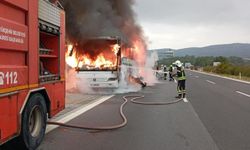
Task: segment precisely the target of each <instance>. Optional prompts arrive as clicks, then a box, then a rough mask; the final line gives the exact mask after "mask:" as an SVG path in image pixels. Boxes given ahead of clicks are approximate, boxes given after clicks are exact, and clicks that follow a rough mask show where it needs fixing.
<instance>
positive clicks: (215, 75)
mask: <svg viewBox="0 0 250 150" xmlns="http://www.w3.org/2000/svg"><path fill="white" fill-rule="evenodd" d="M191 71H193V72H197V73H201V74H205V75H209V76H213V77H219V78H223V79H227V80H232V81H237V82H241V83H246V84H250V82H249V81H243V80H239V79H233V78H229V77H224V76H221V75H217V74H211V73H206V72H201V71H195V70H191Z"/></svg>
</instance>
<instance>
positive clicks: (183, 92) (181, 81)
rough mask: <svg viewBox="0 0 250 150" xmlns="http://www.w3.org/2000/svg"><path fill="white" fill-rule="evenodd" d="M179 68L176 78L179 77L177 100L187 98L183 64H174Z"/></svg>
mask: <svg viewBox="0 0 250 150" xmlns="http://www.w3.org/2000/svg"><path fill="white" fill-rule="evenodd" d="M174 64H175V65H176V67H177V73H176V74H175V75H174V76H177V81H178V82H177V93H178V96H176V98H185V97H186V89H185V88H186V75H185V71H184V67H183V66H182V63H181V62H180V61H179V60H177V61H176V62H175V63H174Z"/></svg>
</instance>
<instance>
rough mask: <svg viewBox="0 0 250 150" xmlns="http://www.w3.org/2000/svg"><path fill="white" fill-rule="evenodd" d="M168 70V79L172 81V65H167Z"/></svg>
mask: <svg viewBox="0 0 250 150" xmlns="http://www.w3.org/2000/svg"><path fill="white" fill-rule="evenodd" d="M168 71H169V81H174V78H173V66H172V65H170V66H169V68H168Z"/></svg>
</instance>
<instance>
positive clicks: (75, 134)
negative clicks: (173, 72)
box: [38, 82, 218, 150]
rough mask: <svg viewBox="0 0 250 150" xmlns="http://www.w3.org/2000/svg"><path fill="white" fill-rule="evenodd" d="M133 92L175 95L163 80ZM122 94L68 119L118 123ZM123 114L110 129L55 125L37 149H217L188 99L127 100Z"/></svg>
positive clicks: (158, 96) (84, 122)
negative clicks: (162, 103)
mask: <svg viewBox="0 0 250 150" xmlns="http://www.w3.org/2000/svg"><path fill="white" fill-rule="evenodd" d="M132 94H133V93H132ZM134 94H144V95H145V99H143V100H145V101H171V100H173V99H174V96H175V95H176V84H175V83H174V82H163V83H161V84H157V85H156V86H153V87H147V88H145V89H143V90H142V91H140V92H138V93H134ZM122 96H123V94H121V95H116V96H114V97H112V98H111V99H109V100H107V101H105V102H104V103H102V104H100V105H98V106H97V107H95V108H93V109H91V110H89V111H88V112H86V113H84V114H82V115H80V116H79V117H77V118H75V119H73V120H72V121H70V123H71V124H78V125H81V124H82V125H91V126H96V125H108V124H115V123H119V122H120V121H121V119H120V117H119V114H118V109H119V105H120V104H121V103H122V100H121V97H122ZM125 115H126V116H127V118H128V124H127V126H125V127H124V128H121V129H118V130H114V131H106V132H87V131H84V130H78V129H68V128H62V127H60V128H57V129H55V130H53V131H51V132H50V133H48V134H47V135H46V137H45V140H44V142H43V143H42V145H41V146H40V147H39V148H38V150H52V149H53V150H68V149H70V150H79V149H84V150H128V149H131V150H152V149H156V150H166V149H169V150H201V149H202V150H218V148H217V146H216V144H215V143H214V141H213V140H212V138H211V136H210V135H209V133H208V132H207V129H206V128H205V127H204V125H203V124H202V122H201V121H200V119H199V118H198V117H197V114H196V113H195V111H194V109H193V107H192V105H191V104H190V103H189V102H186V103H185V102H180V103H177V104H174V105H169V106H144V105H136V104H133V103H128V104H127V106H126V107H125Z"/></svg>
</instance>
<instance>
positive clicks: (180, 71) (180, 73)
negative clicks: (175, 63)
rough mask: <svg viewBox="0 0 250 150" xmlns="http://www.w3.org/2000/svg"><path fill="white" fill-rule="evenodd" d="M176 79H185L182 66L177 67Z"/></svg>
mask: <svg viewBox="0 0 250 150" xmlns="http://www.w3.org/2000/svg"><path fill="white" fill-rule="evenodd" d="M177 80H178V81H180V80H186V75H185V71H184V68H183V67H177Z"/></svg>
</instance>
